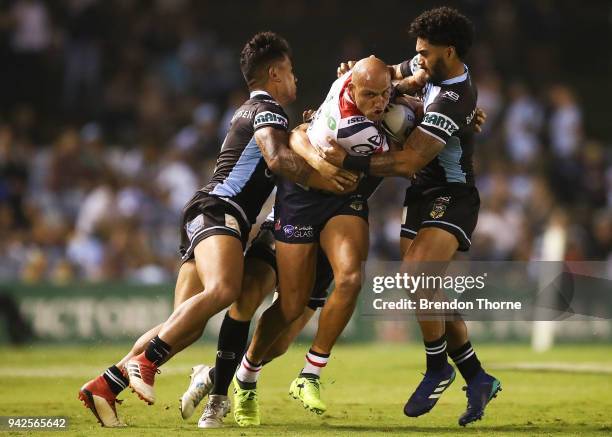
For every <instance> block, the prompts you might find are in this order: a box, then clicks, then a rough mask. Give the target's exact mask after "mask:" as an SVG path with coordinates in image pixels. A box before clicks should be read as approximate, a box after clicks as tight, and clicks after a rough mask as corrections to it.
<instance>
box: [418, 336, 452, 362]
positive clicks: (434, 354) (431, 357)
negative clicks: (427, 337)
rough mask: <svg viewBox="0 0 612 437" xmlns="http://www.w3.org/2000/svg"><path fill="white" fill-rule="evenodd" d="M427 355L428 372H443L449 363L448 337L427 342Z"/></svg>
mask: <svg viewBox="0 0 612 437" xmlns="http://www.w3.org/2000/svg"><path fill="white" fill-rule="evenodd" d="M424 343H425V354H426V357H427V370H434V371H438V370H442V369H443V368H444V366H445V365H446V363H447V360H446V335H442V337H440V338H439V339H437V340H434V341H426V342H424Z"/></svg>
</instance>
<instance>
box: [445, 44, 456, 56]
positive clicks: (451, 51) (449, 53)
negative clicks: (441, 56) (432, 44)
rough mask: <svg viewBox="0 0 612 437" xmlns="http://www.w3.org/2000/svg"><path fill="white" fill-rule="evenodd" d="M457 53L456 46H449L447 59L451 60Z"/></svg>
mask: <svg viewBox="0 0 612 437" xmlns="http://www.w3.org/2000/svg"><path fill="white" fill-rule="evenodd" d="M456 53H457V49H456V48H455V46H448V47H447V48H446V57H447V58H448V59H451V58H452V57H453V54H456Z"/></svg>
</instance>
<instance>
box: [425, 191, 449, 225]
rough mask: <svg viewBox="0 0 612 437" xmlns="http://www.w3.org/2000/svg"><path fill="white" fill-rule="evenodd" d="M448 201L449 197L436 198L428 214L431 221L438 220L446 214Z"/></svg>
mask: <svg viewBox="0 0 612 437" xmlns="http://www.w3.org/2000/svg"><path fill="white" fill-rule="evenodd" d="M450 200H451V198H450V196H440V197H438V198H436V200H434V203H433V207H432V209H431V212H430V213H429V216H430V217H431V218H432V219H439V218H440V217H442V216H443V215H444V213H445V212H446V208H447V207H448V204H449V203H450Z"/></svg>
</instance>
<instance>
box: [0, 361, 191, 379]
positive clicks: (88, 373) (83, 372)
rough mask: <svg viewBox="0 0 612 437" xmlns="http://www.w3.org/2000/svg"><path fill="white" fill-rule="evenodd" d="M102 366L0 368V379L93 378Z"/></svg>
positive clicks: (170, 369) (168, 369)
mask: <svg viewBox="0 0 612 437" xmlns="http://www.w3.org/2000/svg"><path fill="white" fill-rule="evenodd" d="M104 370H106V369H105V367H104V366H95V367H94V366H87V367H86V366H72V365H70V364H66V365H64V366H48V367H4V366H0V378H20V377H21V378H63V377H75V378H93V377H95V376H97V375H101V374H102V372H104ZM161 371H162V374H164V375H181V374H183V375H186V376H189V374H190V373H191V366H184V365H175V366H172V365H168V366H162V367H161Z"/></svg>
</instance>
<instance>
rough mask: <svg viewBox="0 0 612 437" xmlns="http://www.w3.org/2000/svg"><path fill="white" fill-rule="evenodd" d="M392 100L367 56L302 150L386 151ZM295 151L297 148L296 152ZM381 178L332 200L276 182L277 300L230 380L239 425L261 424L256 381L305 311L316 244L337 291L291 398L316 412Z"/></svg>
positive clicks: (379, 65) (351, 301) (331, 96)
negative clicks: (333, 145)
mask: <svg viewBox="0 0 612 437" xmlns="http://www.w3.org/2000/svg"><path fill="white" fill-rule="evenodd" d="M390 95H391V77H390V73H389V69H388V67H387V65H386V64H385V63H384V62H383V61H381V60H380V59H378V58H376V57H374V56H371V57H369V58H365V59H362V60H361V61H359V62H357V64H356V65H355V66H354V68H353V70H352V71H351V72H348V73H346V74H345V75H343V76H341V77H340V78H338V79H337V80H336V81H335V82H334V83H333V84H332V86H331V89H330V91H329V93H328V95H327V97H326V99H325V101H324V102H323V104H322V105H321V106H320V107H319V109H318V110H317V112H316V114H315V115H314V118H313V120H312V122H311V124H310V126H309V127H308V129H307V131H306V133H305V134H304V135H303V136H302V140H303V141H302V144H301V147H319V148H320V147H327V146H328V145H329V144H328V140H329V139H333V140H335V141H336V142H337V143H338V144H340V145H341V146H342V147H343V148H344V149H345V150H346V152H347V154H348V155H349V156H353V157H360V156H369V155H371V154H376V153H382V152H385V151H388V150H389V145H388V143H387V139H386V137H385V135H384V133H383V132H382V131H381V130H380V127H379V125H380V123H379V122H380V121H381V120H382V118H383V115H384V110H385V107H386V106H387V104H388V103H389V98H390ZM294 150H296V151H297V152H298V153H299V148H297V149H296V148H294ZM380 181H381V178H378V177H365V178H363V179H362V180H361V182H360V184H359V186H358V188H357V189H356V190H355V192H353V193H351V194H348V195H334V194H329V193H324V192H321V191H317V190H313V189H308V188H306V187H303V186H301V185H299V184H296V183H294V182H291V181H288V180H286V179H282V180H280V181H278V183H277V190H278V191H277V194H276V203H275V207H274V210H275V225H274V234H275V238H276V263H277V266H278V291H279V297H278V299H277V300H276V301H275V302H274V304H273V305H272V306H271V307H270V308H268V309H267V310H266V311H265V312H264V313H263V315H262V317H261V319H260V320H259V323H258V325H257V329H256V330H255V334H254V336H253V340H252V342H251V344H250V346H249V348H248V350H247V353H246V354H245V356H244V358H243V360H242V362H241V364H240V366H239V368H238V371H237V372H236V376H235V378H234V417H235V419H236V422H237V423H238V424H239V425H241V426H248V425H259V423H260V419H259V407H258V403H257V391H256V383H257V377H258V375H259V373H260V370H261V368H262V361H263V359H264V357H265V356H266V353H267V352H268V349H269V348H270V346H271V345H272V344H273V343H274V341H275V340H276V339H277V337H279V335H280V334H281V333H282V332H283V331H284V330H285V329H287V327H289V326H290V324H291V323H292V322H293V321H294V320H296V319H297V318H298V317H299V316H300V315H301V314H302V313H303V311H304V308H305V307H306V305H307V303H308V299H309V297H310V293H311V291H312V287H313V281H314V278H315V273H316V271H315V270H316V261H317V250H318V248H319V246H320V247H321V249H322V250H323V252H324V253H325V254H326V255H327V257H328V259H329V262H330V264H331V267H332V270H333V275H334V279H335V289H334V292H333V293H332V295H331V297H330V298H329V299H328V300H327V303H326V304H325V306H324V307H323V310H322V312H321V315H320V319H319V329H318V331H317V334H316V337H315V339H314V342H313V344H312V347H311V349H310V351H309V352H308V354H307V355H306V363H305V366H304V368H303V369H302V372H301V373H300V375H299V377H298V378H297V379H296V380H294V381H293V383H292V384H291V389H290V390H291V394H292V395H293V396H294V397H295V398H298V399H300V400H301V401H302V402H303V403H304V406H305V407H307V408H308V409H310V410H311V411H314V412H317V413H319V414H321V413H323V412H324V411H325V410H326V406H325V404H324V403H323V402H322V401H321V399H320V394H319V375H320V373H321V370H322V369H323V367H325V365H326V363H327V361H328V360H329V356H330V353H331V350H332V348H333V346H334V344H335V342H336V340H337V339H338V337H339V336H340V334H341V333H342V331H343V330H344V328H345V326H346V324H347V323H348V321H349V319H350V317H351V315H352V313H353V310H354V308H355V305H356V302H357V297H358V295H359V291H360V289H361V283H362V277H361V276H362V273H361V264H362V263H363V262H364V261H365V260H366V258H367V254H368V246H369V238H368V203H367V199H368V197H370V195H371V194H372V193H373V192H374V190H375V189H376V188H377V187H378V185H379V183H380Z"/></svg>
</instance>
